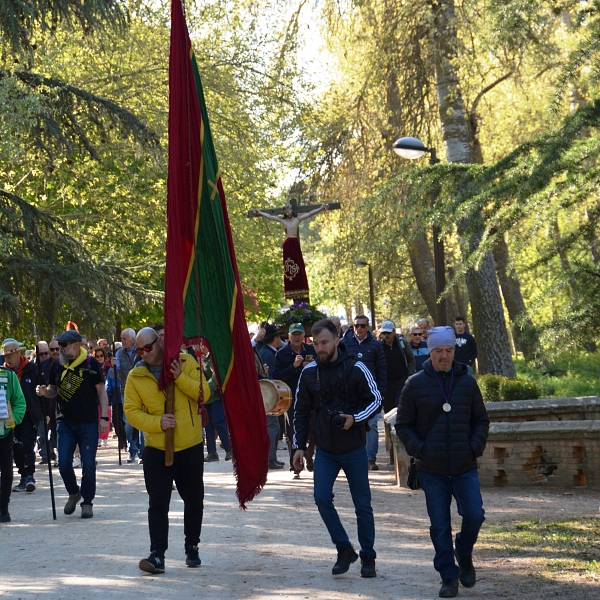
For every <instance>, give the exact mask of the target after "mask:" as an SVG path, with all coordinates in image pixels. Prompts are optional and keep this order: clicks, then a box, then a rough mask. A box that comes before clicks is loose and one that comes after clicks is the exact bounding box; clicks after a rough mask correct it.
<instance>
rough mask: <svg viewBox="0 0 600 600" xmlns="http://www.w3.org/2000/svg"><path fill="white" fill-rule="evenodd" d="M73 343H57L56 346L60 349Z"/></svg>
mask: <svg viewBox="0 0 600 600" xmlns="http://www.w3.org/2000/svg"><path fill="white" fill-rule="evenodd" d="M73 343H74V342H57V344H58V345H59V346H60V347H61V348H66V347H67V346H70V345H71V344H73Z"/></svg>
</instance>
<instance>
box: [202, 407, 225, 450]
mask: <svg viewBox="0 0 600 600" xmlns="http://www.w3.org/2000/svg"><path fill="white" fill-rule="evenodd" d="M206 412H208V425H206V426H205V427H204V430H205V433H206V451H207V452H208V453H209V454H215V453H216V452H217V433H218V434H219V437H220V438H221V442H222V443H223V448H225V452H229V451H230V450H231V444H230V443H229V431H228V430H227V421H225V409H224V408H223V400H215V401H214V402H211V403H210V404H207V405H206Z"/></svg>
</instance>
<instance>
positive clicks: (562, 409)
mask: <svg viewBox="0 0 600 600" xmlns="http://www.w3.org/2000/svg"><path fill="white" fill-rule="evenodd" d="M486 408H487V411H488V415H489V417H490V421H498V422H499V421H502V422H518V421H587V420H594V419H600V398H598V396H582V397H579V398H541V399H539V400H512V401H510V402H488V403H487V404H486Z"/></svg>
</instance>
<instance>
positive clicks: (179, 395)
mask: <svg viewBox="0 0 600 600" xmlns="http://www.w3.org/2000/svg"><path fill="white" fill-rule="evenodd" d="M179 358H180V360H181V375H179V377H178V378H177V379H176V380H175V410H174V414H175V423H176V424H175V452H178V451H179V450H185V449H186V448H191V447H192V446H196V445H197V444H200V443H201V442H202V422H201V419H200V415H199V414H198V394H199V392H200V376H201V374H200V366H199V365H198V363H197V362H196V361H195V360H194V358H193V357H192V356H190V355H189V354H181V355H180V356H179ZM202 387H203V388H204V397H205V398H208V397H209V396H210V389H209V387H208V383H206V379H205V378H204V377H202ZM166 400H167V397H166V391H165V392H161V391H159V389H158V381H156V379H155V377H154V375H152V373H150V371H149V370H148V368H147V367H146V366H145V365H141V364H138V365H137V366H135V367H134V368H133V369H132V370H131V371H130V373H129V376H128V377H127V386H126V388H125V405H124V410H125V416H126V417H127V421H128V422H129V423H130V424H131V425H133V427H135V428H136V429H139V430H140V431H143V432H144V433H145V436H146V437H145V444H146V445H147V446H152V448H158V449H159V450H164V449H165V432H164V431H163V430H162V429H161V426H160V419H161V417H162V416H163V415H164V414H165V402H166Z"/></svg>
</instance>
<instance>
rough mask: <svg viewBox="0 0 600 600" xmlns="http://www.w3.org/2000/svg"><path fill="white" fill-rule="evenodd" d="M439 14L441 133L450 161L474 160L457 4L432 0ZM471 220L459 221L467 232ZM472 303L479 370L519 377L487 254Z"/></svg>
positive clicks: (475, 274) (474, 240)
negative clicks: (458, 60) (459, 64)
mask: <svg viewBox="0 0 600 600" xmlns="http://www.w3.org/2000/svg"><path fill="white" fill-rule="evenodd" d="M432 11H433V17H434V25H435V34H434V51H435V78H436V91H437V97H438V109H439V112H440V119H441V123H442V137H443V139H444V146H445V148H446V156H447V159H448V162H458V163H471V162H473V160H474V156H473V149H472V146H471V144H470V139H469V138H470V136H469V128H468V125H467V119H466V117H465V111H464V107H463V100H462V93H461V89H460V82H459V78H458V72H457V71H456V68H455V66H454V58H455V57H456V56H457V52H458V44H459V42H458V37H457V34H456V28H455V21H456V16H455V13H454V2H453V1H452V0H437V1H434V2H433V3H432ZM467 225H468V223H466V222H464V221H463V222H462V223H459V224H458V227H459V234H460V235H462V234H463V233H464V231H465V229H466V226H467ZM479 241H480V236H477V235H473V236H472V237H471V240H470V243H469V247H464V246H463V249H464V251H465V252H466V253H469V252H470V251H472V250H474V249H475V248H476V247H477V244H479ZM466 281H467V289H468V291H469V299H470V302H471V314H472V321H473V329H474V332H473V333H474V335H475V337H476V339H477V345H478V349H479V357H478V363H479V372H480V373H496V374H498V375H506V376H508V377H515V367H514V364H513V362H512V357H511V353H510V343H509V340H508V332H507V330H506V323H505V320H504V310H503V306H502V299H501V297H500V291H499V289H498V282H497V280H496V272H495V269H494V262H493V260H492V257H491V255H488V256H486V258H485V259H484V260H483V262H482V264H481V266H480V267H479V269H478V270H475V269H470V270H469V271H468V272H467V275H466Z"/></svg>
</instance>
